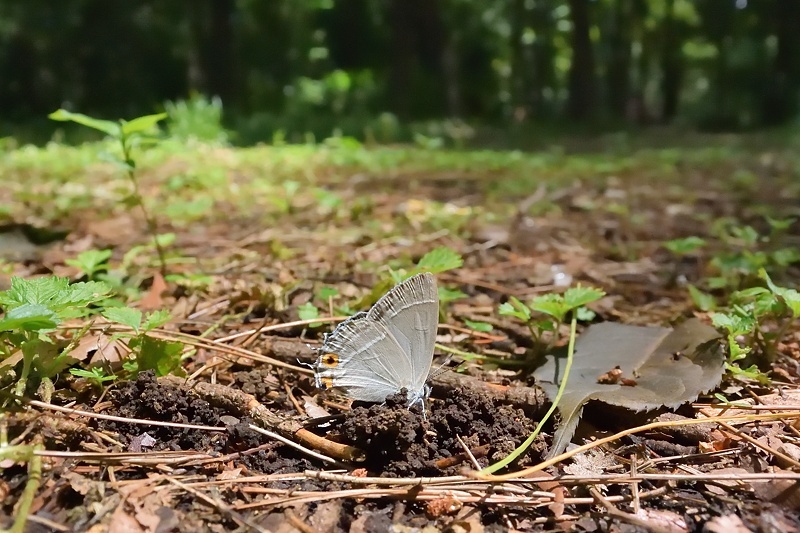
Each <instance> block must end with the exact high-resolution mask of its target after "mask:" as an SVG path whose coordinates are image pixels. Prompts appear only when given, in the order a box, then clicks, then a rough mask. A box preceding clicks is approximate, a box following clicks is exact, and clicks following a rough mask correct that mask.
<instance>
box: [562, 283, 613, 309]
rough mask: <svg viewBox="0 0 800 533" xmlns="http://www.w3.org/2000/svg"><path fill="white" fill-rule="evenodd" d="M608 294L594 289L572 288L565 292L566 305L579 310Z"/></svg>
mask: <svg viewBox="0 0 800 533" xmlns="http://www.w3.org/2000/svg"><path fill="white" fill-rule="evenodd" d="M605 295H606V293H605V292H603V291H602V290H600V289H595V288H594V287H571V288H569V289H567V290H566V291H565V292H564V303H565V304H567V306H568V307H569V308H570V309H577V308H578V307H581V306H583V305H586V304H589V303H592V302H595V301H597V300H599V299H600V298H602V297H603V296H605Z"/></svg>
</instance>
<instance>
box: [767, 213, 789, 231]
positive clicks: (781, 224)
mask: <svg viewBox="0 0 800 533" xmlns="http://www.w3.org/2000/svg"><path fill="white" fill-rule="evenodd" d="M764 218H766V220H767V224H769V225H770V227H771V228H772V229H773V230H774V231H786V230H787V229H789V228H790V227H791V226H792V224H794V223H795V222H796V221H797V219H796V218H794V217H789V218H772V217H771V216H766V217H764Z"/></svg>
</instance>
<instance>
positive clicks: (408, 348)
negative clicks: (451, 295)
mask: <svg viewBox="0 0 800 533" xmlns="http://www.w3.org/2000/svg"><path fill="white" fill-rule="evenodd" d="M366 318H367V319H368V320H370V321H374V322H375V323H378V324H381V325H382V326H383V327H384V328H385V329H386V330H388V331H389V332H391V334H392V336H393V337H394V340H395V341H396V344H398V345H399V347H400V348H401V349H402V351H403V354H404V356H405V358H406V364H407V365H408V366H409V367H410V371H408V372H409V373H407V374H403V376H404V378H405V379H403V380H402V381H401V388H402V387H406V388H407V389H408V392H409V398H411V397H417V398H418V397H420V396H421V395H422V390H423V388H424V387H425V381H426V380H427V379H428V373H429V372H430V369H431V363H432V362H433V351H434V344H435V342H436V329H437V328H438V326H439V291H438V289H437V288H436V277H435V276H434V275H433V274H431V273H428V272H425V273H423V274H417V275H416V276H412V277H410V278H408V279H407V280H405V281H404V282H402V283H400V284H399V285H397V286H395V287H394V288H393V289H392V290H390V291H389V292H388V293H386V294H385V295H384V296H383V297H382V298H381V299H380V300H378V301H377V303H376V304H375V305H374V306H373V307H372V309H370V310H369V312H368V313H367V316H366ZM404 367H405V365H404Z"/></svg>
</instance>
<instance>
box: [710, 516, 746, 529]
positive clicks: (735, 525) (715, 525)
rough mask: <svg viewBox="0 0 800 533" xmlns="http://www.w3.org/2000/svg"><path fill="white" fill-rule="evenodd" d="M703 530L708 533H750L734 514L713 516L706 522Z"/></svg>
mask: <svg viewBox="0 0 800 533" xmlns="http://www.w3.org/2000/svg"><path fill="white" fill-rule="evenodd" d="M703 529H704V530H705V531H708V533H750V528H748V527H747V526H746V525H744V522H742V519H741V518H739V517H738V516H736V515H735V514H729V515H727V516H715V517H714V518H712V519H711V520H709V521H708V522H706V525H705V526H704V527H703Z"/></svg>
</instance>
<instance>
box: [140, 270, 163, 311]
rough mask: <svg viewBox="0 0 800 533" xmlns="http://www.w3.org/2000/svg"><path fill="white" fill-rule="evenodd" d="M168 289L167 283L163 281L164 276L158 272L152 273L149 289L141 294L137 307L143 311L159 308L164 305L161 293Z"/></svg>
mask: <svg viewBox="0 0 800 533" xmlns="http://www.w3.org/2000/svg"><path fill="white" fill-rule="evenodd" d="M167 289H169V285H167V282H166V281H164V276H162V275H161V274H160V273H159V272H156V273H155V274H153V283H152V284H151V285H150V290H149V291H147V294H145V295H144V296H142V299H141V300H139V308H140V309H142V310H145V311H152V310H154V309H161V308H162V307H164V300H163V299H162V298H161V295H162V294H164V292H165V291H167Z"/></svg>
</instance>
